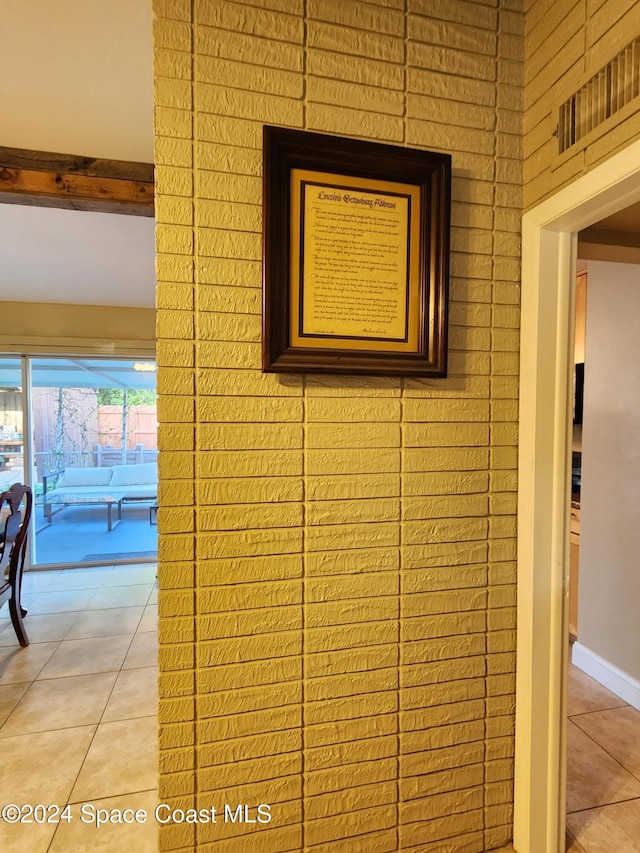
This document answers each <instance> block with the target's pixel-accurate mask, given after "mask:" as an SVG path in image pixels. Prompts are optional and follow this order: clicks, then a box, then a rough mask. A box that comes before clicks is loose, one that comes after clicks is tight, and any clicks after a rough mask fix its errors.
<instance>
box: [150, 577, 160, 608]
mask: <svg viewBox="0 0 640 853" xmlns="http://www.w3.org/2000/svg"><path fill="white" fill-rule="evenodd" d="M148 603H149V604H157V603H158V582H157V581H156V583H155V585H154V587H153V589H152V590H151V595H150V596H149V601H148Z"/></svg>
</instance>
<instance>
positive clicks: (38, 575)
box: [22, 569, 60, 595]
mask: <svg viewBox="0 0 640 853" xmlns="http://www.w3.org/2000/svg"><path fill="white" fill-rule="evenodd" d="M59 578H60V571H59V570H57V569H56V570H55V571H50V572H46V571H38V570H37V569H31V570H30V571H28V572H25V573H24V574H23V575H22V593H23V595H24V594H25V593H30V592H45V591H47V590H52V589H56V588H57V581H58V580H59Z"/></svg>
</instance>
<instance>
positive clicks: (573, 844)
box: [565, 832, 587, 853]
mask: <svg viewBox="0 0 640 853" xmlns="http://www.w3.org/2000/svg"><path fill="white" fill-rule="evenodd" d="M565 849H566V853H587V851H586V850H585V849H584V847H583V846H582V845H581V844H578V842H577V841H576V840H575V838H574V837H573V835H571V833H570V832H567V844H566V848H565Z"/></svg>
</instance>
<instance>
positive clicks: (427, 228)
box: [262, 126, 451, 376]
mask: <svg viewBox="0 0 640 853" xmlns="http://www.w3.org/2000/svg"><path fill="white" fill-rule="evenodd" d="M263 176H264V177H263V191H264V197H263V207H264V210H263V237H264V242H263V294H264V300H263V362H262V367H263V371H265V372H270V373H279V372H287V373H289V372H305V373H307V372H309V373H320V372H322V373H360V374H377V375H387V376H390V375H406V376H445V375H446V359H447V293H448V276H449V220H450V205H451V201H450V199H451V158H450V156H449V155H448V154H438V153H432V152H428V151H420V150H418V149H414V148H400V147H396V146H392V145H384V144H379V143H374V142H362V141H359V140H355V139H343V138H341V137H337V136H327V135H324V134H318V133H307V132H304V131H297V130H286V129H284V128H276V127H268V126H266V127H265V128H264V172H263Z"/></svg>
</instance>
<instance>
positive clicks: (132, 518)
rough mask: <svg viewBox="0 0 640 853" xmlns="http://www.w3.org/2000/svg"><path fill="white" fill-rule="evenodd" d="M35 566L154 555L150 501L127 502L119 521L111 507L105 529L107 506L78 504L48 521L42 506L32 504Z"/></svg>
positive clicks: (144, 557)
mask: <svg viewBox="0 0 640 853" xmlns="http://www.w3.org/2000/svg"><path fill="white" fill-rule="evenodd" d="M35 516H36V519H35V522H36V562H35V564H34V565H35V567H37V566H41V565H48V564H55V565H60V564H63V565H64V564H68V563H88V564H91V563H104V562H109V563H113V561H114V560H127V559H128V560H130V561H131V562H135V563H137V562H140V560H144V559H146V558H153V559H155V558H156V557H157V552H158V540H157V530H158V528H157V527H156V526H155V524H150V523H149V504H128V505H125V506H124V507H123V509H122V521H118V520H117V512H116V509H115V507H114V510H113V529H112V530H111V531H108V530H107V507H106V505H104V506H91V505H78V506H68V507H65V508H64V509H62V510H60V511H59V512H55V513H54V515H53V518H52V522H51V524H48V523H47V521H46V519H45V518H44V515H43V511H42V507H41V506H37V505H36V507H35Z"/></svg>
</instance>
